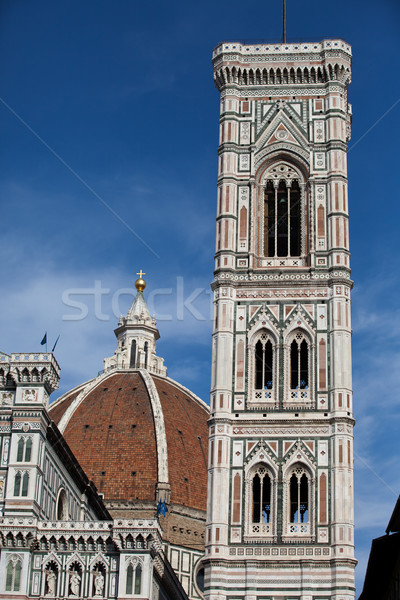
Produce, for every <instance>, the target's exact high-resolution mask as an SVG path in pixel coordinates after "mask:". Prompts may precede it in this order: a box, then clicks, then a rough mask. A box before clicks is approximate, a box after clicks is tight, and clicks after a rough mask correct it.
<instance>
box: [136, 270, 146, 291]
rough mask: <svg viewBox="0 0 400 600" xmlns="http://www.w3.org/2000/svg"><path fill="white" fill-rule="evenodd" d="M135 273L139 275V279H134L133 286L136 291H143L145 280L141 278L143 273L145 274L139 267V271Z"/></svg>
mask: <svg viewBox="0 0 400 600" xmlns="http://www.w3.org/2000/svg"><path fill="white" fill-rule="evenodd" d="M136 275H139V279H136V281H135V288H136V289H137V291H138V292H143V290H144V288H145V287H146V282H145V280H144V279H143V275H146V273H143V271H142V269H140V271H139V273H136Z"/></svg>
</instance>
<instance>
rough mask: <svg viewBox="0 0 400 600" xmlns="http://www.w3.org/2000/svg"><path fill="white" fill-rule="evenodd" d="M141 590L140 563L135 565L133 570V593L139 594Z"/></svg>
mask: <svg viewBox="0 0 400 600" xmlns="http://www.w3.org/2000/svg"><path fill="white" fill-rule="evenodd" d="M141 592H142V566H141V565H140V563H139V564H138V566H137V567H136V571H135V594H141Z"/></svg>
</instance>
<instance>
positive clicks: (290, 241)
mask: <svg viewBox="0 0 400 600" xmlns="http://www.w3.org/2000/svg"><path fill="white" fill-rule="evenodd" d="M300 202H301V194H300V186H299V182H298V181H297V180H294V181H286V180H283V179H280V180H279V181H278V180H277V179H275V180H274V181H273V180H272V179H268V180H267V184H266V187H265V194H264V256H268V257H289V256H293V257H297V256H300V255H301V219H300V208H301V205H300Z"/></svg>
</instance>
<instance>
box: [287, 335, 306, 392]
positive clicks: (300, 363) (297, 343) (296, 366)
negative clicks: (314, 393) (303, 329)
mask: <svg viewBox="0 0 400 600" xmlns="http://www.w3.org/2000/svg"><path fill="white" fill-rule="evenodd" d="M309 378H310V377H309V360H308V343H307V341H306V340H305V338H304V336H303V334H302V333H298V334H297V335H296V337H295V339H294V340H293V341H292V343H291V344H290V388H291V390H307V389H308V388H309Z"/></svg>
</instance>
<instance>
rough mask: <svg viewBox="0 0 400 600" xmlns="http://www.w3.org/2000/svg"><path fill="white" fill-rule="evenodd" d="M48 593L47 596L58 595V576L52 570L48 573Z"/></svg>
mask: <svg viewBox="0 0 400 600" xmlns="http://www.w3.org/2000/svg"><path fill="white" fill-rule="evenodd" d="M46 583H47V593H46V596H55V595H56V583H57V575H56V574H55V572H54V571H53V570H52V569H49V570H48V571H47V572H46Z"/></svg>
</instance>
